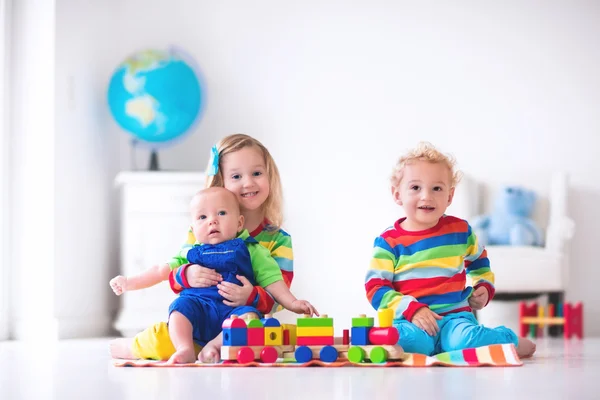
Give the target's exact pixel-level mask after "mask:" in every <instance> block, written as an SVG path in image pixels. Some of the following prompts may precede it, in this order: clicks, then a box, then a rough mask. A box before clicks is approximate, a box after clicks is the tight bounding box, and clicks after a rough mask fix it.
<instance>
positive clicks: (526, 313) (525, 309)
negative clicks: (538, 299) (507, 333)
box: [519, 301, 537, 337]
mask: <svg viewBox="0 0 600 400" xmlns="http://www.w3.org/2000/svg"><path fill="white" fill-rule="evenodd" d="M536 311H537V305H536V304H535V303H533V304H532V305H530V306H528V305H527V304H526V303H525V302H524V301H522V302H521V303H519V336H521V337H526V336H527V332H528V331H529V330H530V328H529V326H528V324H527V323H526V322H524V321H523V319H524V318H525V317H535V315H536Z"/></svg>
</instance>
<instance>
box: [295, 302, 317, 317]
mask: <svg viewBox="0 0 600 400" xmlns="http://www.w3.org/2000/svg"><path fill="white" fill-rule="evenodd" d="M290 311H293V312H295V313H296V314H308V315H313V314H315V315H316V316H317V317H318V316H319V312H318V311H317V309H316V308H315V307H314V306H313V305H312V304H310V303H309V302H308V301H306V300H294V301H293V302H292V306H291V307H290Z"/></svg>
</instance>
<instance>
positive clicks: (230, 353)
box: [221, 346, 294, 360]
mask: <svg viewBox="0 0 600 400" xmlns="http://www.w3.org/2000/svg"><path fill="white" fill-rule="evenodd" d="M267 347H270V348H273V349H275V350H276V351H277V357H283V354H284V353H289V352H293V351H294V346H267ZM264 348H265V346H221V360H237V356H238V353H239V351H240V350H241V349H248V350H250V351H252V360H260V353H261V352H262V351H263V349H264Z"/></svg>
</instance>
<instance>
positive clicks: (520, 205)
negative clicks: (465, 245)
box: [471, 186, 542, 246]
mask: <svg viewBox="0 0 600 400" xmlns="http://www.w3.org/2000/svg"><path fill="white" fill-rule="evenodd" d="M535 200H536V196H535V193H534V192H532V191H529V190H526V189H524V188H521V187H515V186H507V187H504V188H503V189H502V191H501V192H500V194H499V196H498V198H497V199H496V204H495V208H494V212H493V213H492V214H490V215H482V216H478V217H476V218H474V219H473V221H472V223H471V227H472V228H473V230H474V231H475V233H476V234H477V237H478V238H479V242H480V243H481V244H482V245H484V246H485V245H513V246H541V245H542V233H541V231H540V229H539V228H538V227H537V225H536V224H535V222H533V220H532V219H531V218H529V216H530V215H531V213H532V212H533V206H534V204H535Z"/></svg>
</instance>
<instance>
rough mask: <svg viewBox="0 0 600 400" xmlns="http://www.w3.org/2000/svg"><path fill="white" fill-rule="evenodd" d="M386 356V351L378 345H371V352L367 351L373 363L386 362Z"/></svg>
mask: <svg viewBox="0 0 600 400" xmlns="http://www.w3.org/2000/svg"><path fill="white" fill-rule="evenodd" d="M387 357H388V354H387V351H385V349H384V348H383V347H380V346H376V347H373V349H371V352H370V353H369V359H370V360H371V362H372V363H375V364H381V363H384V362H386V360H387Z"/></svg>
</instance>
